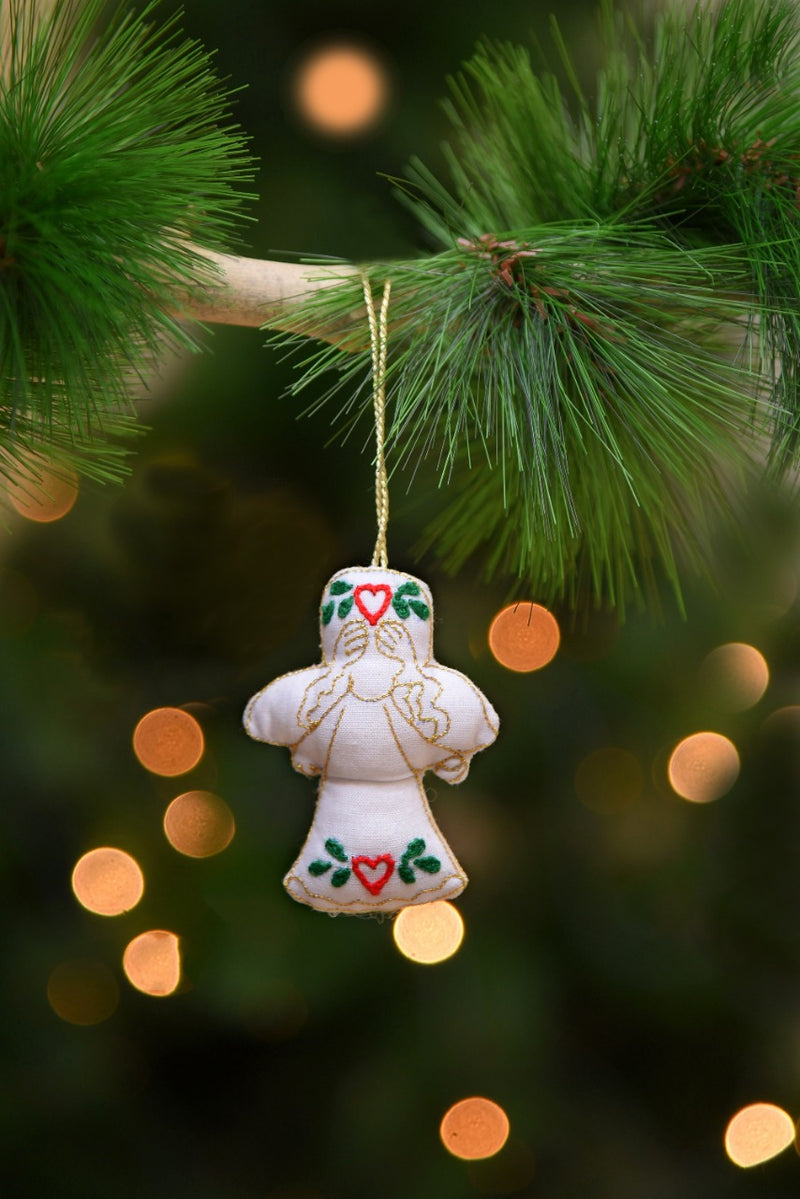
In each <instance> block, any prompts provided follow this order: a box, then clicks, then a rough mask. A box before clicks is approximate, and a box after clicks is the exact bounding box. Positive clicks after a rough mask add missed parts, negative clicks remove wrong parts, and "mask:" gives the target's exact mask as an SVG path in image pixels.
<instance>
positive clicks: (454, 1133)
mask: <svg viewBox="0 0 800 1199" xmlns="http://www.w3.org/2000/svg"><path fill="white" fill-rule="evenodd" d="M509 1131H510V1125H509V1121H508V1116H507V1115H506V1113H505V1112H504V1111H503V1109H502V1107H500V1105H499V1104H497V1103H494V1102H493V1101H492V1100H491V1099H484V1098H482V1097H481V1096H478V1095H475V1096H472V1097H471V1098H470V1099H461V1100H459V1102H458V1103H454V1104H453V1106H452V1107H451V1108H450V1109H449V1110H448V1111H447V1112H445V1114H444V1117H443V1119H442V1123H441V1125H440V1128H439V1134H440V1136H441V1138H442V1143H443V1145H444V1147H445V1149H447V1150H449V1152H450V1153H452V1154H453V1156H454V1157H462V1158H465V1159H468V1160H473V1161H474V1160H476V1159H478V1158H482V1157H492V1156H493V1155H494V1154H495V1153H499V1152H500V1150H501V1149H502V1148H503V1146H504V1145H505V1143H506V1141H507V1140H508V1134H509Z"/></svg>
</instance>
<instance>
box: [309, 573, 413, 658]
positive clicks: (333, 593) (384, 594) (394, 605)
mask: <svg viewBox="0 0 800 1199" xmlns="http://www.w3.org/2000/svg"><path fill="white" fill-rule="evenodd" d="M353 619H357V620H360V621H362V622H363V623H364V627H365V630H367V631H368V633H369V636H368V639H367V640H368V647H367V650H366V652H367V653H368V654H373V653H374V654H378V653H385V649H382V648H381V638H380V636H379V634H380V632H381V629H382V626H383V624H384V623H386V625H387V626H388V624H389V623H390V622H391V623H393V624H398V623H399V624H401V625H402V626H403V628H404V629H405V630H406V631H407V632H408V640H406V638H396V641H397V643H398V649H397V652H398V653H399V654H400V655H403V656H405V655H406V654H408V655H409V656H412V655H413V657H415V658H416V660H417V662H419V663H420V664H422V663H425V662H428V661H429V660H430V659H431V658H432V656H433V601H432V600H431V593H430V591H429V589H428V587H427V585H426V584H425V583H423V582H422V581H421V580H420V579H415V578H414V577H413V576H411V575H407V574H404V573H403V572H402V571H398V570H388V569H385V568H381V567H378V566H351V567H348V568H346V569H344V570H340V571H337V573H336V574H335V575H334V576H333V578H332V579H331V580H330V581H329V582H328V585H327V586H326V588H325V591H324V592H323V595H322V605H321V608H320V625H321V630H322V652H323V655H324V658H325V660H326V661H329V660H330V658H331V655H332V653H333V648H334V646H335V644H336V640H337V638H338V636H339V633H340V631H341V629H342V625H343V624H344V622H345V621H352V620H353ZM384 640H385V639H384Z"/></svg>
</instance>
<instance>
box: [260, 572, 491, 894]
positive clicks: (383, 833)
mask: <svg viewBox="0 0 800 1199" xmlns="http://www.w3.org/2000/svg"><path fill="white" fill-rule="evenodd" d="M320 622H321V628H322V662H321V663H320V665H318V666H310V667H308V668H307V669H305V670H297V671H294V672H292V673H291V674H287V675H283V676H282V677H281V678H278V679H276V680H275V681H274V682H272V683H270V684H269V685H268V686H267V687H265V688H264V689H263V690H262V691H259V692H258V694H257V695H254V696H253V698H252V699H251V700H250V702H249V704H248V705H247V709H246V711H245V716H244V723H245V728H246V730H247V732H248V733H249V734H250V736H251V737H254V738H255V739H256V740H258V741H266V742H269V743H270V744H272V745H285V746H287V747H288V748H289V749H290V750H291V754H292V765H293V766H294V768H295V770H298V771H300V772H301V773H302V774H306V775H309V776H315V775H316V776H319V779H320V784H319V796H318V800H317V808H316V812H315V814H314V820H313V823H312V825H311V829H310V831H309V833H308V836H307V838H306V841H305V844H304V845H303V848H302V850H301V851H300V855H299V857H298V858H297V861H296V862H295V863H294V865H293V866H292V868H291V870H290V871H289V873H288V874H287V876H286V878H285V879H284V886H285V887H286V889H287V891H288V892H289V894H290V895H291V896H292V897H293V898H294V899H296V900H299V902H300V903H306V904H309V905H310V906H311V907H313V908H317V909H319V910H320V911H324V912H329V913H332V914H336V913H339V912H347V913H364V912H367V913H369V912H373V913H374V912H394V911H398V910H399V909H400V908H404V907H408V906H409V905H410V904H419V903H427V902H429V901H430V900H433V899H451V898H453V896H455V895H458V894H460V892H461V891H463V889H464V887H465V886H466V884H467V877H466V875H465V874H464V871H463V870H462V869H461V866H460V865H459V864H458V862H457V861H456V859H455V857H454V856H453V854H452V852H451V850H450V848H449V846H448V845H447V842H446V841H445V840H444V838H443V836H442V834H441V832H440V831H439V829H438V828H437V826H436V822H435V821H434V819H433V816H432V814H431V811H430V808H429V806H428V801H427V799H426V796H425V790H424V787H423V775H424V774H425V772H426V771H427V770H432V771H433V772H434V774H436V775H438V777H439V778H441V779H444V780H445V781H446V782H448V783H460V782H461V781H462V780H463V779H464V778H466V775H467V772H468V770H469V764H470V760H471V758H472V755H473V754H475V753H477V752H478V750H481V749H484V748H485V747H486V746H487V745H490V744H491V743H492V741H494V739H495V737H496V736H497V729H498V718H497V714H496V713H495V711H494V709H493V708H492V706H491V704H490V703H489V702H488V700H487V699H486V698H485V696H483V695H482V694H481V692H480V691H479V690H478V688H477V687H476V686H475V685H474V684H473V683H471V682H470V680H469V679H468V678H466V676H465V675H463V674H460V673H459V672H458V671H456V670H450V669H448V668H447V667H446V666H440V665H439V663H438V662H437V661H436V660H435V658H434V657H433V604H432V601H431V595H430V591H429V589H428V587H427V586H426V585H425V584H424V583H423V582H421V581H420V580H419V579H415V578H412V577H411V576H409V575H406V574H403V573H401V572H399V571H396V570H389V569H388V568H385V567H380V566H372V567H349V568H348V569H346V570H340V571H339V572H338V573H337V574H335V575H334V576H333V578H332V579H331V580H330V582H329V583H328V585H327V587H326V589H325V592H324V594H323V600H322V606H321V612H320Z"/></svg>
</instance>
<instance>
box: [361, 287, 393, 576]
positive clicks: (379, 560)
mask: <svg viewBox="0 0 800 1199" xmlns="http://www.w3.org/2000/svg"><path fill="white" fill-rule="evenodd" d="M363 284H364V303H365V304H366V307H367V320H368V321H369V339H370V345H371V347H372V395H373V399H374V402H375V515H376V517H377V521H378V538H377V541H376V542H375V552H374V553H373V555H372V565H373V566H380V567H384V568H385V567H387V566H388V565H389V555H388V552H387V549H386V530H387V527H388V525H389V480H388V478H387V475H386V458H385V454H384V439H385V435H386V342H387V337H386V324H387V318H388V314H389V293H390V292H391V288H392V285H391V283H390V282H389V280H388V279H387V280H386V282H385V283H384V285H383V299H382V300H381V307H380V312H379V313H378V316H377V318H376V316H375V306H374V304H373V301H372V288H371V287H370V285H369V279H368V278H367V276H366V275H364V276H363Z"/></svg>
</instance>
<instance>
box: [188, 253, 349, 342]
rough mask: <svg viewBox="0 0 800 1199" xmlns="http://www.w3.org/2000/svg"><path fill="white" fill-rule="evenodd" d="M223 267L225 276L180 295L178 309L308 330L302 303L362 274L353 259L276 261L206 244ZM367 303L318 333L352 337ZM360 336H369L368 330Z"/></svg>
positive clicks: (220, 319) (217, 320) (216, 319)
mask: <svg viewBox="0 0 800 1199" xmlns="http://www.w3.org/2000/svg"><path fill="white" fill-rule="evenodd" d="M197 250H198V253H201V254H202V255H203V257H204V258H206V259H207V260H208V261H209V262H210V263H211V264H212V265H213V266H214V267H215V268H216V271H217V272H218V273H219V281H218V282H217V281H214V282H212V283H208V284H206V285H205V286H203V287H202V288H196V289H193V290H192V291H191V292H188V291H187V292H183V293H180V294H177V295H176V314H177V315H178V316H181V317H190V318H192V319H193V320H198V321H205V322H208V323H211V324H223V325H245V326H249V327H251V328H260V327H261V326H262V325H267V326H269V328H271V329H277V330H280V331H281V332H287V333H298V332H302V333H305V334H308V333H309V332H310V330H309V329H308V320H307V318H306V320H305V321H304V323H303V324H302V325H301V324H300V322H299V321H298V319H297V316H296V311H297V306H298V304H299V303H300V302H301V301H302V300H305V299H307V298H308V296H309V295H310V294H311V293H312V292H314V291H317V290H319V289H320V288H323V287H331V286H332V285H334V284H336V283H339V282H341V280H342V279H346V278H352V279H354V280H357V279H358V277H359V271H358V268H357V267H355V266H351V265H349V264H335V265H330V266H309V265H308V264H306V263H295V262H273V261H271V260H269V259H260V258H239V257H237V256H235V255H233V254H219V253H216V252H215V251H212V250H207V249H201V248H200V247H197ZM364 322H365V317H364V309H363V305H356V306H355V307H354V310H353V318H352V321H348V322H347V323H346V324H345V325H341V324H339V325H337V326H335V327H331V328H319V329H314V330H313V336H314V337H318V338H319V339H320V340H321V341H329V342H332V343H336V344H339V343H342V342H351V341H352V338H353V332H354V330H355V329H356V328H360V327H361V326H363V325H364ZM358 340H359V341H364V340H365V339H364V335H363V333H360V334H359V338H358Z"/></svg>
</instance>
